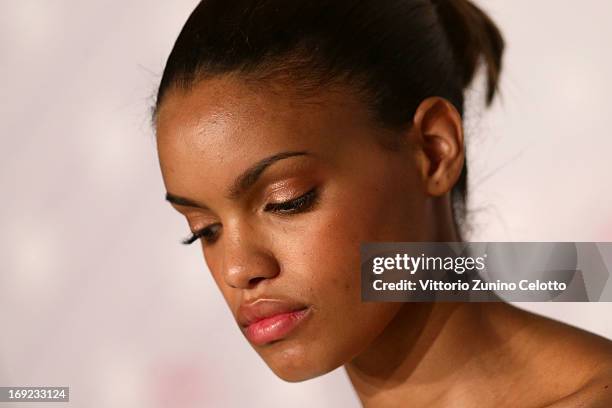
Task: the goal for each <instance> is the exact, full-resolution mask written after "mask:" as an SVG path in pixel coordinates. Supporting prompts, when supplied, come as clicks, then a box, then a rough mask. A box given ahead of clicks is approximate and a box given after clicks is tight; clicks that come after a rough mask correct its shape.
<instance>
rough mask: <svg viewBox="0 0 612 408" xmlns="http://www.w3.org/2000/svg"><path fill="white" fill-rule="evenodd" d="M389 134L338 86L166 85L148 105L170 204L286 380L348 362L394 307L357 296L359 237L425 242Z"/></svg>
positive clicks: (417, 195)
mask: <svg viewBox="0 0 612 408" xmlns="http://www.w3.org/2000/svg"><path fill="white" fill-rule="evenodd" d="M391 137H396V138H402V137H403V138H406V139H407V140H408V139H409V137H410V132H406V133H405V134H402V133H397V134H390V133H389V131H385V130H383V128H381V127H380V126H379V125H377V124H376V123H375V122H374V121H373V120H372V119H371V116H370V114H369V113H368V111H367V110H366V107H365V105H363V104H362V102H361V101H360V100H359V99H358V98H357V97H356V96H355V95H354V94H352V93H350V92H349V91H348V90H347V89H345V88H341V87H330V88H327V89H325V90H321V92H320V93H319V94H318V95H316V97H312V98H310V99H304V98H302V97H300V96H298V95H296V94H295V93H294V92H292V91H291V88H290V87H286V88H284V90H283V89H282V88H278V89H276V90H275V92H272V90H270V89H265V88H264V87H261V88H260V89H257V90H256V89H254V88H252V87H249V86H247V85H246V84H245V82H242V81H241V80H240V79H238V78H236V77H234V76H223V77H217V78H213V79H206V80H203V81H200V82H199V83H197V84H196V85H195V86H194V87H193V88H192V89H191V90H189V91H180V90H176V89H174V90H172V91H170V92H169V93H168V94H167V95H166V98H165V99H164V102H163V104H162V106H161V107H160V109H159V111H158V116H157V144H158V151H159V160H160V164H161V170H162V174H163V179H164V183H165V186H166V189H167V192H168V193H169V201H171V202H172V205H173V206H174V208H176V210H178V211H179V212H180V213H181V214H183V215H184V216H185V217H186V219H187V221H188V223H189V227H190V229H191V231H193V232H198V231H201V230H203V229H205V228H206V229H205V230H204V233H203V234H204V237H203V238H201V240H200V241H198V242H201V244H202V247H203V253H204V258H205V261H206V263H207V265H208V267H209V270H210V272H211V273H212V276H213V278H214V280H215V282H216V284H217V285H218V287H219V289H220V290H221V292H222V294H223V296H224V298H225V300H226V302H227V304H228V306H229V308H230V309H231V311H232V314H233V315H234V317H235V319H236V323H237V325H238V327H239V328H240V330H241V332H242V333H243V334H244V335H245V337H246V338H247V340H248V341H249V342H250V343H251V345H252V346H253V347H254V348H255V350H256V351H257V352H258V353H259V354H260V355H261V357H262V358H263V359H264V360H265V361H266V363H267V364H268V365H269V366H270V368H271V369H272V370H273V371H274V372H275V373H276V374H277V375H278V376H279V377H281V378H283V379H285V380H287V381H301V380H305V379H308V378H312V377H315V376H318V375H321V374H324V373H326V372H328V371H331V370H333V369H335V368H337V367H339V366H341V365H342V364H344V363H346V362H348V361H350V360H352V359H353V358H354V357H356V356H357V355H358V354H360V353H361V352H362V351H364V350H366V349H367V347H368V345H370V344H371V343H372V342H373V341H374V340H375V339H376V338H377V337H378V336H379V335H380V334H381V333H382V331H383V330H384V329H385V326H386V325H387V324H388V323H389V322H390V321H391V320H392V319H393V317H394V316H395V315H396V313H397V312H398V310H399V308H400V305H401V304H399V303H374V302H370V303H365V302H361V295H360V294H361V289H360V257H359V245H360V243H361V242H367V241H420V240H428V239H430V238H432V234H433V231H432V230H431V222H429V220H430V218H431V214H430V210H429V206H428V204H427V203H428V200H427V197H426V195H425V193H424V192H423V188H421V185H420V184H419V183H420V181H419V180H420V178H419V177H418V174H419V171H417V169H416V167H415V166H416V165H415V160H414V158H413V153H412V152H411V148H410V143H407V144H406V145H402V147H401V148H400V149H399V150H397V151H391V150H389V149H385V148H383V147H382V144H381V143H380V141H381V140H384V139H385V138H387V139H388V138H391ZM270 157H272V158H273V159H270V160H268V161H267V162H264V163H263V164H262V162H261V161H262V160H265V159H267V158H270ZM258 163H259V166H258V167H255V168H254V167H253V166H257V164H258ZM249 171H250V172H249ZM245 172H249V173H248V174H247V175H246V176H245ZM205 241H206V242H205Z"/></svg>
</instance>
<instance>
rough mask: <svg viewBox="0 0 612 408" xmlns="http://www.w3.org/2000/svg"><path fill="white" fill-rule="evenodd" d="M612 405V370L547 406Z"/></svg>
mask: <svg viewBox="0 0 612 408" xmlns="http://www.w3.org/2000/svg"><path fill="white" fill-rule="evenodd" d="M610 407H612V371H610V372H608V373H603V374H601V375H598V376H596V377H594V378H593V379H592V380H591V381H589V382H587V384H585V385H584V386H583V387H581V388H580V389H578V390H576V391H575V392H573V393H571V394H570V395H568V396H566V397H564V398H561V399H560V400H558V401H556V402H554V403H552V404H551V405H548V406H547V408H610Z"/></svg>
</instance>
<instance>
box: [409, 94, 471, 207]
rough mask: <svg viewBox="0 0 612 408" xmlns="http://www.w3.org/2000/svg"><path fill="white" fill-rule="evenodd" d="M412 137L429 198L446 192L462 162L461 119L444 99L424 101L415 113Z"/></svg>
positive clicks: (456, 177)
mask: <svg viewBox="0 0 612 408" xmlns="http://www.w3.org/2000/svg"><path fill="white" fill-rule="evenodd" d="M413 137H414V138H415V139H414V140H415V144H416V153H417V168H418V170H420V174H421V177H422V182H423V185H424V187H425V190H426V192H427V193H428V194H429V195H431V196H441V195H443V194H445V193H447V192H449V191H450V190H451V189H452V188H453V186H454V185H455V183H456V182H457V180H458V179H459V176H460V174H461V170H462V169H463V163H464V161H465V152H464V142H463V122H462V120H461V115H459V112H458V111H457V109H456V108H455V106H454V105H453V104H452V103H450V102H449V101H447V100H446V99H444V98H440V97H431V98H427V99H425V100H424V101H423V102H421V104H420V105H419V107H418V108H417V110H416V112H415V115H414V119H413Z"/></svg>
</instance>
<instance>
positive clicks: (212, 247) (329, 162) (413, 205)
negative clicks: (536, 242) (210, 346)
mask: <svg viewBox="0 0 612 408" xmlns="http://www.w3.org/2000/svg"><path fill="white" fill-rule="evenodd" d="M503 49H504V42H503V39H502V36H501V34H500V32H499V30H498V28H497V27H496V26H495V24H494V23H493V22H492V21H491V19H490V18H489V17H488V16H487V15H486V14H485V13H483V12H482V11H481V10H480V9H478V8H477V7H476V6H475V5H473V4H472V3H470V2H468V1H466V0H448V1H443V0H438V1H434V2H432V1H430V0H369V1H355V0H350V1H349V0H328V1H325V0H316V1H313V0H292V1H284V0H267V1H265V0H259V1H258V0H233V1H228V0H223V1H221V0H205V1H203V2H201V3H200V4H199V5H198V6H197V8H196V9H195V11H194V12H193V13H192V15H191V16H190V18H189V19H188V21H187V22H186V24H185V26H184V27H183V29H182V32H181V33H180V35H179V38H178V40H177V42H176V44H175V46H174V48H173V50H172V52H171V54H170V57H169V59H168V62H167V65H166V67H165V70H164V74H163V78H162V80H161V85H160V88H159V92H158V96H157V102H156V106H155V111H154V121H155V126H156V131H157V143H158V151H159V160H160V165H161V170H162V175H163V179H164V183H165V186H166V189H167V199H168V201H170V203H171V204H172V206H173V207H174V208H175V209H176V210H178V211H179V212H180V213H181V214H183V215H184V216H185V217H186V218H187V220H188V223H189V227H190V229H191V231H192V235H191V237H189V238H187V239H186V240H185V241H184V243H186V244H190V243H193V242H195V241H196V240H200V241H201V244H202V247H203V252H204V257H205V260H206V263H207V265H208V267H209V269H210V271H211V273H212V275H213V277H214V279H215V282H216V284H217V285H218V287H219V289H220V290H221V292H222V293H223V296H224V298H225V300H226V301H227V304H228V306H229V307H230V309H231V311H232V313H233V315H234V316H235V319H236V322H237V324H238V326H239V328H240V330H241V331H242V332H243V333H244V335H245V337H246V338H247V340H248V341H249V342H250V343H251V345H252V346H253V347H254V348H255V350H256V351H257V353H259V355H260V356H261V357H262V358H263V359H264V360H265V362H266V363H267V364H268V365H269V367H270V368H271V369H272V370H273V371H274V372H275V373H276V374H277V375H278V376H279V377H281V378H282V379H284V380H286V381H302V380H306V379H310V378H313V377H316V376H319V375H322V374H325V373H327V372H329V371H331V370H333V369H335V368H337V367H339V366H341V365H344V367H345V368H346V370H347V373H348V375H349V378H350V380H351V382H352V384H353V386H354V388H355V390H356V392H357V394H358V397H359V398H360V400H361V401H362V403H363V405H364V406H367V407H400V406H410V407H544V406H551V407H577V406H581V407H609V406H612V390H611V389H610V382H611V381H610V379H611V378H612V348H611V346H610V342H609V341H607V340H605V339H602V338H599V337H597V336H595V335H592V334H588V333H586V332H583V331H581V330H578V329H575V328H572V327H569V326H567V325H564V324H561V323H558V322H555V321H552V320H549V319H545V318H543V317H539V316H536V315H533V314H530V313H528V312H525V311H521V310H519V309H516V308H514V307H512V306H510V305H507V304H504V303H490V304H479V303H392V302H388V303H384V302H382V303H374V302H368V303H366V302H361V298H360V284H359V270H360V259H359V244H360V242H367V241H405V242H415V241H460V240H461V239H462V236H461V230H460V226H461V225H462V217H463V208H464V202H465V197H466V177H467V166H466V161H465V146H464V134H463V127H462V114H463V92H464V89H465V88H466V87H467V86H468V84H469V83H470V81H471V79H472V77H473V76H474V71H475V70H476V68H477V66H478V63H479V61H481V60H482V61H484V62H485V63H486V67H487V79H488V92H487V95H486V96H487V101H488V102H489V103H490V102H491V101H492V100H493V97H494V96H495V93H496V87H497V83H498V79H499V75H500V69H501V62H502V53H503Z"/></svg>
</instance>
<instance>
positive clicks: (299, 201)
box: [182, 187, 318, 245]
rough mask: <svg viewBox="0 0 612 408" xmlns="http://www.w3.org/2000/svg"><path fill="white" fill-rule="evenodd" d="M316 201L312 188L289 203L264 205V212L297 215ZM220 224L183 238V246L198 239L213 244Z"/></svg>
mask: <svg viewBox="0 0 612 408" xmlns="http://www.w3.org/2000/svg"><path fill="white" fill-rule="evenodd" d="M317 200H318V191H317V188H316V187H315V188H313V189H311V190H309V191H308V192H306V193H305V194H303V195H301V196H299V197H297V198H294V199H292V200H289V201H285V202H282V203H268V204H266V206H265V208H264V211H272V212H276V213H279V214H298V213H303V212H306V211H309V210H311V209H312V208H313V207H314V205H315V204H316V203H317ZM220 226H221V224H219V223H217V224H212V225H210V226H208V227H206V228H203V229H201V230H199V231H196V232H194V233H193V234H191V236H190V237H188V238H185V239H184V240H183V241H182V243H183V244H184V245H191V244H193V243H194V242H195V241H197V240H198V239H200V238H202V239H203V241H204V243H205V244H206V245H210V244H212V243H214V242H215V240H216V239H217V236H216V231H213V230H214V229H215V228H217V229H218V227H220Z"/></svg>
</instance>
